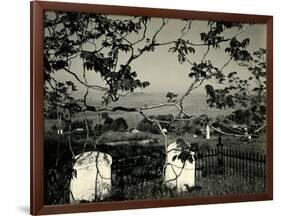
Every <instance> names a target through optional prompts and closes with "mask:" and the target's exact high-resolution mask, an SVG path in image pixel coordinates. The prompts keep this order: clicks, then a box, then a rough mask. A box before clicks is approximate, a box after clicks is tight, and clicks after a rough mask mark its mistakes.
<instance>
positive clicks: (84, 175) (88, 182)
mask: <svg viewBox="0 0 281 216" xmlns="http://www.w3.org/2000/svg"><path fill="white" fill-rule="evenodd" d="M76 159H77V161H76V163H75V164H74V169H75V170H76V172H77V175H76V177H74V178H73V179H72V180H71V182H70V191H71V194H70V200H71V203H77V202H80V201H89V202H91V201H95V200H104V199H105V198H106V197H108V196H109V194H110V190H111V164H112V157H111V156H110V155H109V154H105V153H102V152H97V151H92V152H85V153H83V154H80V155H77V156H76Z"/></svg>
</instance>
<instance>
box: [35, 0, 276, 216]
mask: <svg viewBox="0 0 281 216" xmlns="http://www.w3.org/2000/svg"><path fill="white" fill-rule="evenodd" d="M272 32H273V17H272V16H263V15H246V14H231V13H214V12H199V11H185V10H171V9H152V8H137V7H122V6H104V5H92V4H74V3H60V2H45V1H42V2H41V1H35V2H31V98H32V100H31V214H36V215H37V214H56V213H60V214H61V213H70V212H88V211H104V210H117V209H133V208H151V207H167V206H181V205H194V204H214V203H229V202H241V201H261V200H272V199H273V183H272V181H273V180H272V179H273V168H272V167H273V139H272V137H273V134H272V133H273V106H272V104H273V72H272V69H273V66H272V65H273V57H272V55H273V39H272V37H273V36H272V35H273V34H272Z"/></svg>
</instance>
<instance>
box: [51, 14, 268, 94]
mask: <svg viewBox="0 0 281 216" xmlns="http://www.w3.org/2000/svg"><path fill="white" fill-rule="evenodd" d="M47 13H48V12H47ZM111 18H112V19H114V18H116V19H122V18H128V17H124V16H111ZM161 23H162V19H161V18H151V20H150V22H149V24H148V30H147V32H148V36H149V35H152V34H154V33H155V31H157V29H158V28H159V27H160V25H161ZM184 25H185V23H184V22H182V21H181V20H179V19H169V21H168V24H167V25H166V26H165V27H164V28H163V29H162V31H161V32H160V33H159V34H158V36H157V38H156V40H157V41H159V42H167V41H171V40H174V39H176V38H178V37H179V36H180V34H181V29H182V27H183V26H184ZM207 30H208V28H207V21H199V20H194V21H193V22H192V26H191V29H190V31H189V32H188V34H186V35H185V37H184V38H183V39H186V40H189V41H192V42H194V43H200V42H201V43H202V41H200V33H201V32H207ZM238 31H239V30H238V29H237V28H235V29H231V30H228V31H227V32H226V33H225V34H224V36H225V37H226V38H228V37H230V36H233V35H236V34H237V33H238ZM141 36H142V35H141V34H136V35H134V36H133V37H131V38H130V40H132V41H135V40H137V39H138V38H140V37H141ZM237 38H238V39H244V38H250V44H249V47H248V50H249V51H250V52H253V51H254V50H257V49H258V48H266V26H265V25H264V24H254V25H250V26H249V27H248V28H247V30H246V31H244V32H243V33H241V34H240V35H239V36H238V37H237ZM226 45H227V43H226V44H222V45H221V49H217V50H214V49H211V50H210V52H209V53H208V55H207V56H206V58H205V59H206V60H208V59H209V60H211V61H212V63H213V65H215V66H217V67H218V68H220V67H222V65H224V64H225V63H226V61H227V60H228V59H229V56H228V54H226V53H225V52H224V49H225V48H226ZM170 47H171V45H169V46H161V47H157V48H156V50H155V52H149V53H144V54H143V55H142V56H141V57H140V58H139V59H137V60H136V61H134V62H133V63H132V64H131V67H132V68H133V70H135V71H136V72H137V74H138V78H139V79H140V80H141V81H149V82H150V86H148V87H147V88H145V89H141V90H136V91H137V92H140V91H141V92H168V91H172V92H176V93H182V92H184V91H185V90H186V89H187V88H188V85H189V84H190V83H191V82H192V79H191V78H189V77H188V74H189V73H190V67H191V66H190V65H189V64H188V63H184V64H180V63H179V62H178V60H177V54H176V53H170V52H168V49H169V48H170ZM84 48H85V49H87V50H91V49H92V47H91V46H90V45H89V46H88V45H85V47H84ZM194 48H195V49H196V51H195V53H194V54H191V55H190V56H189V60H190V61H191V62H200V60H201V59H202V56H203V55H204V53H205V52H206V49H207V48H206V47H202V46H199V47H194ZM127 59H128V55H126V54H125V53H124V55H122V56H120V57H119V61H120V63H122V62H125V61H126V60H127ZM81 63H82V62H81V59H79V58H77V59H74V60H72V64H71V70H72V71H75V72H76V73H77V75H78V76H79V77H82V64H81ZM224 71H225V72H226V73H229V72H232V71H237V72H238V74H239V76H240V77H242V78H247V77H249V74H248V73H247V71H246V70H245V68H242V67H241V66H238V65H237V63H236V62H231V63H230V64H228V66H227V67H226V68H225V69H224ZM56 79H57V80H62V81H63V80H72V81H74V83H76V84H77V86H78V89H81V92H83V91H84V90H85V89H83V87H82V86H80V84H79V83H77V82H76V81H75V80H74V79H73V78H72V77H71V75H68V74H66V73H57V75H56ZM87 79H88V82H89V84H97V85H104V82H103V81H102V79H101V78H100V76H99V75H98V74H96V73H95V72H93V71H89V73H87ZM207 83H208V82H206V83H205V84H207ZM203 91H204V85H202V86H201V87H200V88H198V89H197V90H196V92H202V93H203ZM81 92H79V93H81ZM90 94H91V93H90ZM89 96H90V95H89Z"/></svg>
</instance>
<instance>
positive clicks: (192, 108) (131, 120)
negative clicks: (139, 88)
mask: <svg viewBox="0 0 281 216" xmlns="http://www.w3.org/2000/svg"><path fill="white" fill-rule="evenodd" d="M165 102H167V98H166V93H132V94H130V95H127V96H126V97H120V99H119V100H118V101H117V102H114V103H111V104H110V105H109V106H111V107H114V106H124V107H143V106H146V105H156V104H160V103H165ZM88 104H92V105H95V106H100V105H101V97H100V96H97V98H91V99H90V100H89V101H88ZM184 111H185V112H187V113H188V114H191V115H196V116H199V115H201V114H207V115H208V116H210V117H216V116H218V115H225V114H229V113H231V112H232V110H229V109H228V110H220V109H215V108H209V107H208V105H207V103H206V96H205V95H204V94H200V93H193V94H190V95H189V96H188V97H186V99H185V101H184ZM144 113H146V114H147V115H166V114H173V115H175V114H177V113H178V110H177V109H176V108H175V107H162V108H159V109H152V110H147V111H145V112H144ZM109 114H110V116H111V117H112V118H118V117H123V118H125V119H126V121H127V122H128V125H129V127H131V128H135V127H137V124H138V122H139V121H140V120H141V119H142V118H143V117H142V116H141V115H140V114H138V113H128V112H122V111H117V112H114V113H113V112H111V113H109ZM88 117H89V119H92V120H94V121H95V120H97V117H98V115H97V113H93V112H89V113H88ZM77 118H80V116H77Z"/></svg>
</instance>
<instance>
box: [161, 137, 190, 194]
mask: <svg viewBox="0 0 281 216" xmlns="http://www.w3.org/2000/svg"><path fill="white" fill-rule="evenodd" d="M180 152H181V150H180V149H179V148H177V143H176V142H174V143H171V144H170V145H168V156H167V157H168V158H167V162H168V165H167V167H166V170H165V182H166V185H167V186H168V187H170V188H174V187H176V189H177V191H178V192H182V191H187V186H188V187H193V186H194V185H195V160H194V152H191V155H192V158H193V161H192V163H190V162H189V161H188V160H187V161H185V164H183V163H182V161H181V160H180V159H175V160H174V161H173V157H174V156H175V155H179V154H180Z"/></svg>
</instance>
